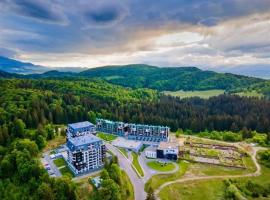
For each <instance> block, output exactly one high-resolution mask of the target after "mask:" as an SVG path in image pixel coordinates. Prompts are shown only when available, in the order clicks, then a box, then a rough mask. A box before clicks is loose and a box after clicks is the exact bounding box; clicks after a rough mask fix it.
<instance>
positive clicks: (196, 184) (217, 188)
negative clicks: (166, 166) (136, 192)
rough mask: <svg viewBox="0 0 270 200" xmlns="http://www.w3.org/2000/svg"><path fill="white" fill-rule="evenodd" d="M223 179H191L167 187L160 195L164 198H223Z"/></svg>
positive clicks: (196, 199) (199, 199) (211, 199)
mask: <svg viewBox="0 0 270 200" xmlns="http://www.w3.org/2000/svg"><path fill="white" fill-rule="evenodd" d="M224 187H225V186H224V184H223V182H222V181H190V182H185V183H184V184H183V183H181V184H180V183H179V184H177V183H176V184H172V185H170V186H168V187H165V188H164V189H163V190H162V191H161V192H160V193H159V196H160V198H161V199H162V200H179V199H180V198H181V200H190V199H192V200H201V199H205V200H206V199H207V200H217V199H222V196H223V191H224Z"/></svg>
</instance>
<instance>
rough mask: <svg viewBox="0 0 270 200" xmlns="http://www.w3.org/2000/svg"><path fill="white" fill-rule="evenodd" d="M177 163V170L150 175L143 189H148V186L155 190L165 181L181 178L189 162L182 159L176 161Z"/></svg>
mask: <svg viewBox="0 0 270 200" xmlns="http://www.w3.org/2000/svg"><path fill="white" fill-rule="evenodd" d="M177 164H178V166H179V170H178V171H177V172H175V173H173V174H157V175H154V176H152V177H151V178H150V179H149V180H148V181H147V183H146V184H145V187H144V189H145V191H148V190H149V188H150V187H151V188H153V189H154V190H155V189H157V188H158V187H159V186H161V185H162V184H164V183H166V182H169V181H174V180H176V179H179V178H181V177H182V176H183V175H184V174H185V173H186V171H187V168H188V166H189V164H188V163H187V162H185V161H182V160H181V161H178V163H177Z"/></svg>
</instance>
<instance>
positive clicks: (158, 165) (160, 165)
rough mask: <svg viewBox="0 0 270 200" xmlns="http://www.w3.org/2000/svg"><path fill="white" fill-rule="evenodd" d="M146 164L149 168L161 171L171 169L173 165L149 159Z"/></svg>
mask: <svg viewBox="0 0 270 200" xmlns="http://www.w3.org/2000/svg"><path fill="white" fill-rule="evenodd" d="M147 166H148V167H150V168H151V169H154V170H156V171H161V172H167V171H172V170H173V169H174V168H175V166H174V164H173V163H166V164H163V163H159V162H158V161H151V162H148V163H147Z"/></svg>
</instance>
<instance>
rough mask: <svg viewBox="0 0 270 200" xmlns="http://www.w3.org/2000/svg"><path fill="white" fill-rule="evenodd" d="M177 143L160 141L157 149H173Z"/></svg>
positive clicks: (176, 146) (177, 145)
mask: <svg viewBox="0 0 270 200" xmlns="http://www.w3.org/2000/svg"><path fill="white" fill-rule="evenodd" d="M178 147H179V144H178V143H177V142H160V143H159V145H158V149H161V150H163V149H175V148H178Z"/></svg>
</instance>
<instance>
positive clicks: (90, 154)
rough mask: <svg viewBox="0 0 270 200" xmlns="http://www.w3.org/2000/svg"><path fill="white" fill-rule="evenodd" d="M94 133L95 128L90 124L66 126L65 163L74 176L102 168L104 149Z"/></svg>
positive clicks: (80, 123) (81, 123)
mask: <svg viewBox="0 0 270 200" xmlns="http://www.w3.org/2000/svg"><path fill="white" fill-rule="evenodd" d="M95 133H96V129H95V126H94V125H93V124H92V123H90V122H87V121H86V122H78V123H74V124H68V128H67V162H68V165H69V167H70V169H71V170H72V171H73V172H74V174H76V175H78V174H83V173H86V172H91V171H96V170H98V169H101V168H102V167H103V166H104V162H105V157H106V147H105V145H104V144H103V141H102V140H101V139H99V138H98V137H96V136H95V135H94V134H95Z"/></svg>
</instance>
